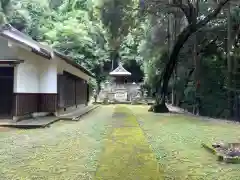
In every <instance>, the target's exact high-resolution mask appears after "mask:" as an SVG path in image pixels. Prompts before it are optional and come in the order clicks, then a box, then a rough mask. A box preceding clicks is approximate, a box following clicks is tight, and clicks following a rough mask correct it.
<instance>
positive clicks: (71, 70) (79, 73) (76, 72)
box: [55, 57, 90, 81]
mask: <svg viewBox="0 0 240 180" xmlns="http://www.w3.org/2000/svg"><path fill="white" fill-rule="evenodd" d="M55 58H56V60H57V63H58V74H63V71H67V72H69V73H71V74H73V75H75V76H77V77H80V78H82V79H84V80H86V81H89V80H90V76H88V75H87V74H85V73H83V72H82V71H80V70H79V69H78V68H75V67H73V66H71V65H70V64H68V63H66V62H65V61H64V60H62V59H60V58H59V57H55Z"/></svg>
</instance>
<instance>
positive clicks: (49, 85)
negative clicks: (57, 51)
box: [14, 48, 57, 93]
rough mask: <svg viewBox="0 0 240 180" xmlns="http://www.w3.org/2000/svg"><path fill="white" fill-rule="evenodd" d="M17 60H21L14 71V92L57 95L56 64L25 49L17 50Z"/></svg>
mask: <svg viewBox="0 0 240 180" xmlns="http://www.w3.org/2000/svg"><path fill="white" fill-rule="evenodd" d="M17 55H18V58H20V59H23V60H24V63H20V64H19V65H17V66H16V67H15V70H14V92H16V93H57V64H56V61H54V60H48V59H45V58H43V57H41V56H38V55H35V54H34V53H32V52H29V51H27V50H25V49H21V48H19V49H18V52H17Z"/></svg>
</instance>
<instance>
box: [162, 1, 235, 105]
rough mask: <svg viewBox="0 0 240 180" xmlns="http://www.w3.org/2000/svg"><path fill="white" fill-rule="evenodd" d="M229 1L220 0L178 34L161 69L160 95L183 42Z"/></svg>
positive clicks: (165, 86)
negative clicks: (208, 11)
mask: <svg viewBox="0 0 240 180" xmlns="http://www.w3.org/2000/svg"><path fill="white" fill-rule="evenodd" d="M229 1H230V0H223V1H221V2H220V3H219V5H218V6H217V8H216V9H215V10H214V11H213V12H211V13H210V14H209V15H208V16H207V17H205V18H204V19H203V20H200V21H199V22H198V23H197V24H189V25H188V26H187V27H186V28H184V30H183V31H182V32H181V33H180V34H179V36H178V39H177V41H176V43H175V45H174V47H173V51H172V53H171V55H170V58H169V61H168V63H167V64H166V66H165V68H164V71H163V85H162V91H161V96H162V97H164V96H165V94H166V93H167V89H168V83H169V79H170V78H171V76H172V73H173V71H174V69H175V67H176V65H177V62H178V55H179V52H180V50H181V49H182V47H183V45H184V44H185V42H186V41H187V40H188V38H189V37H190V36H191V35H192V34H193V33H195V32H196V31H198V30H199V29H200V28H202V27H203V26H204V25H206V24H207V23H208V22H209V21H211V20H212V19H213V18H215V17H216V16H217V15H218V13H219V12H220V11H221V9H222V7H223V6H224V5H225V4H226V3H228V2H229ZM161 76H162V75H161ZM162 103H165V102H162Z"/></svg>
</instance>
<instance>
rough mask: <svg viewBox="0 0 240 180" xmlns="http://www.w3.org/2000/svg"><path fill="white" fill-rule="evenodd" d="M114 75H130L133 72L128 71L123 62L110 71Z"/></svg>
mask: <svg viewBox="0 0 240 180" xmlns="http://www.w3.org/2000/svg"><path fill="white" fill-rule="evenodd" d="M109 74H110V75H112V76H130V75H131V74H132V73H130V72H128V71H127V70H126V69H125V68H124V67H123V66H122V64H119V65H118V67H117V68H116V69H114V70H113V71H112V72H110V73H109Z"/></svg>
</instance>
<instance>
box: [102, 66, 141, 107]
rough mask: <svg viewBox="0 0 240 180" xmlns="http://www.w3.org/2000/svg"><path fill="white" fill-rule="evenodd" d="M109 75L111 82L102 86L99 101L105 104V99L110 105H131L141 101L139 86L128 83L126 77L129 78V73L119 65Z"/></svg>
mask: <svg viewBox="0 0 240 180" xmlns="http://www.w3.org/2000/svg"><path fill="white" fill-rule="evenodd" d="M109 75H110V77H112V80H111V81H110V82H105V83H104V84H103V85H102V90H101V92H100V94H99V98H98V99H99V101H101V102H103V101H105V102H106V99H107V100H108V102H112V103H131V102H136V101H141V100H142V98H143V95H142V92H141V91H140V85H139V84H136V83H135V82H131V81H129V78H128V77H129V76H131V73H130V72H128V71H127V70H126V69H125V68H124V67H123V66H122V64H121V63H119V65H118V67H117V68H116V69H115V70H113V71H112V72H110V73H109Z"/></svg>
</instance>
